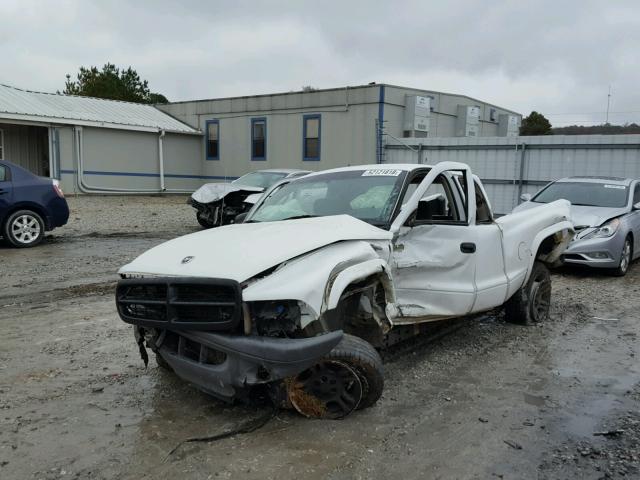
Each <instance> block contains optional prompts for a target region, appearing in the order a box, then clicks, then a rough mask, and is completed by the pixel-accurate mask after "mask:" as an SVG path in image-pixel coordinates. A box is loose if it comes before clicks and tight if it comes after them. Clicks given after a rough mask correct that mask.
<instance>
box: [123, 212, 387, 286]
mask: <svg viewBox="0 0 640 480" xmlns="http://www.w3.org/2000/svg"><path fill="white" fill-rule="evenodd" d="M391 237H392V235H391V233H389V232H388V231H386V230H382V229H381V228H377V227H374V226H372V225H370V224H368V223H366V222H363V221H361V220H358V219H356V218H354V217H351V216H349V215H336V216H331V217H317V218H304V219H298V220H283V221H280V222H264V223H240V224H234V225H226V226H224V227H219V228H214V229H211V230H204V231H202V232H197V233H192V234H190V235H185V236H183V237H179V238H176V239H174V240H170V241H168V242H165V243H163V244H161V245H158V246H157V247H154V248H152V249H151V250H148V251H146V252H145V253H143V254H142V255H140V256H139V257H138V258H136V259H135V260H134V261H133V262H131V263H129V264H128V265H125V266H124V267H122V268H121V269H120V271H119V272H118V273H121V274H147V275H167V276H184V277H209V278H229V279H233V280H236V281H238V282H242V281H244V280H247V279H249V278H251V277H253V276H255V275H257V274H258V273H260V272H263V271H265V270H267V269H269V268H271V267H273V266H276V265H279V264H280V263H282V262H284V261H286V260H289V259H291V258H294V257H297V256H299V255H302V254H305V253H307V252H310V251H312V250H316V249H318V248H321V247H324V246H326V245H330V244H332V243H335V242H339V241H343V240H391ZM187 257H192V258H191V259H190V260H185V259H187ZM183 262H185V263H183Z"/></svg>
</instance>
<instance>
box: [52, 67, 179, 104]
mask: <svg viewBox="0 0 640 480" xmlns="http://www.w3.org/2000/svg"><path fill="white" fill-rule="evenodd" d="M63 93H65V94H67V95H80V96H83V97H96V98H108V99H111V100H122V101H125V102H135V103H169V101H168V100H167V97H165V96H164V95H162V94H160V93H153V92H151V91H150V90H149V82H147V80H141V79H140V75H138V72H136V71H135V70H134V69H132V68H131V67H129V68H127V69H126V70H125V69H120V68H118V67H116V66H115V65H114V64H112V63H107V64H106V65H104V66H103V67H102V70H98V67H90V68H85V67H80V71H79V72H78V74H77V76H76V80H71V75H69V74H67V81H66V82H65V85H64V92H63Z"/></svg>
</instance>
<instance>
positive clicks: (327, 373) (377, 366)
mask: <svg viewBox="0 0 640 480" xmlns="http://www.w3.org/2000/svg"><path fill="white" fill-rule="evenodd" d="M354 374H355V376H354ZM336 385H337V386H336ZM334 388H335V390H334ZM383 389H384V374H383V368H382V359H381V358H380V355H379V354H378V352H377V351H376V349H375V348H373V346H372V345H371V344H369V343H368V342H366V341H365V340H363V339H361V338H358V337H355V336H353V335H349V334H345V335H344V336H343V337H342V340H341V341H340V343H339V344H338V345H337V346H336V347H335V348H334V349H333V350H331V352H329V353H328V354H327V355H326V356H325V357H324V358H323V359H322V360H321V361H320V362H319V363H318V364H316V365H314V366H313V367H311V368H309V369H307V370H305V371H304V372H302V373H300V374H298V375H297V376H296V377H295V378H293V379H292V381H291V382H290V383H289V386H288V393H289V398H290V400H291V403H292V404H293V406H294V407H295V408H296V410H298V411H299V412H300V413H302V414H303V415H305V416H307V417H316V418H342V417H345V416H346V415H348V414H349V413H351V412H352V411H353V410H356V409H358V410H360V409H363V408H367V407H370V406H372V405H373V404H374V403H376V402H377V401H378V399H379V398H380V396H381V395H382V390H383ZM331 393H334V394H337V395H335V396H336V398H335V399H334V398H332V397H331ZM355 397H358V398H357V399H356V398H355Z"/></svg>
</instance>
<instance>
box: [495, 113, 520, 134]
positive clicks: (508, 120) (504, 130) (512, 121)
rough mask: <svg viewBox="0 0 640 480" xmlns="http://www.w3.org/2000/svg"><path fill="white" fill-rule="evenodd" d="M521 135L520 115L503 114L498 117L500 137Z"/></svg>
mask: <svg viewBox="0 0 640 480" xmlns="http://www.w3.org/2000/svg"><path fill="white" fill-rule="evenodd" d="M519 133H520V117H519V116H518V115H511V114H502V115H500V116H499V117H498V136H499V137H517V136H518V134H519Z"/></svg>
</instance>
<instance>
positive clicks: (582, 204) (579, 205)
mask: <svg viewBox="0 0 640 480" xmlns="http://www.w3.org/2000/svg"><path fill="white" fill-rule="evenodd" d="M571 205H577V206H578V207H597V206H598V205H594V204H592V203H572V204H571Z"/></svg>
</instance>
